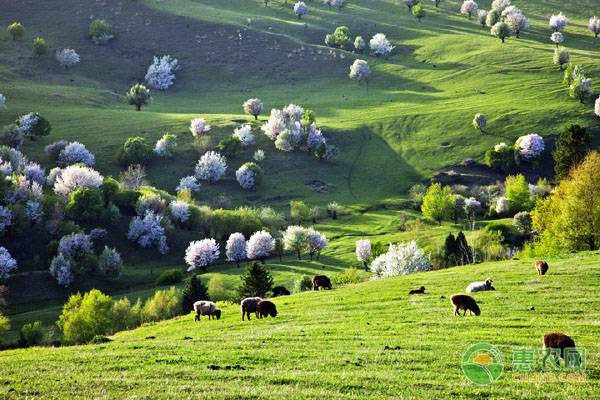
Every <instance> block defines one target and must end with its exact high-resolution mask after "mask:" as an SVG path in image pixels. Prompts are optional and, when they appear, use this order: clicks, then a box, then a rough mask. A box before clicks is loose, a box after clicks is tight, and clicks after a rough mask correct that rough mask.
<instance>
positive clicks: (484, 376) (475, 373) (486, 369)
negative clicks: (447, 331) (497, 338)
mask: <svg viewBox="0 0 600 400" xmlns="http://www.w3.org/2000/svg"><path fill="white" fill-rule="evenodd" d="M461 366H462V370H463V372H464V373H465V375H466V377H467V378H469V380H470V381H471V382H473V383H475V384H476V385H489V384H490V383H492V382H495V381H497V380H498V378H500V375H502V371H503V370H504V360H503V359H502V353H500V351H499V350H498V349H497V348H495V347H494V346H492V345H491V344H488V343H478V344H476V345H473V346H471V347H469V348H468V349H467V351H466V352H465V354H464V355H463V358H462V362H461Z"/></svg>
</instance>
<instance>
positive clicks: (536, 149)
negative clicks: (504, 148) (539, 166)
mask: <svg viewBox="0 0 600 400" xmlns="http://www.w3.org/2000/svg"><path fill="white" fill-rule="evenodd" d="M515 146H516V148H517V150H518V151H519V155H520V156H521V157H523V158H524V159H525V160H532V159H534V158H536V157H539V155H540V154H542V152H543V151H544V148H545V145H544V139H543V138H542V137H541V136H540V135H538V134H535V133H533V134H530V135H525V136H521V137H519V138H518V139H517V141H516V143H515Z"/></svg>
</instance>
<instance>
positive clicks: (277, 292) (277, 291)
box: [271, 286, 290, 297]
mask: <svg viewBox="0 0 600 400" xmlns="http://www.w3.org/2000/svg"><path fill="white" fill-rule="evenodd" d="M271 291H272V292H273V297H278V296H289V295H290V291H289V290H287V289H286V288H285V287H284V286H275V287H274V288H273V289H271Z"/></svg>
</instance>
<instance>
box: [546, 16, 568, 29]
mask: <svg viewBox="0 0 600 400" xmlns="http://www.w3.org/2000/svg"><path fill="white" fill-rule="evenodd" d="M568 23H569V20H568V19H567V17H565V16H564V15H563V13H559V14H558V15H552V16H551V17H550V21H549V23H548V24H549V25H550V28H552V30H553V31H554V32H559V31H562V30H563V29H565V28H566V27H567V24H568Z"/></svg>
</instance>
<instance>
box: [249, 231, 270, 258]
mask: <svg viewBox="0 0 600 400" xmlns="http://www.w3.org/2000/svg"><path fill="white" fill-rule="evenodd" d="M274 249H275V239H273V237H272V236H271V234H270V233H269V232H267V231H258V232H254V233H253V234H252V235H251V236H250V239H248V242H247V243H246V256H247V257H248V259H249V260H264V259H265V258H267V257H269V256H270V255H271V252H272V251H273V250H274Z"/></svg>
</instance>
